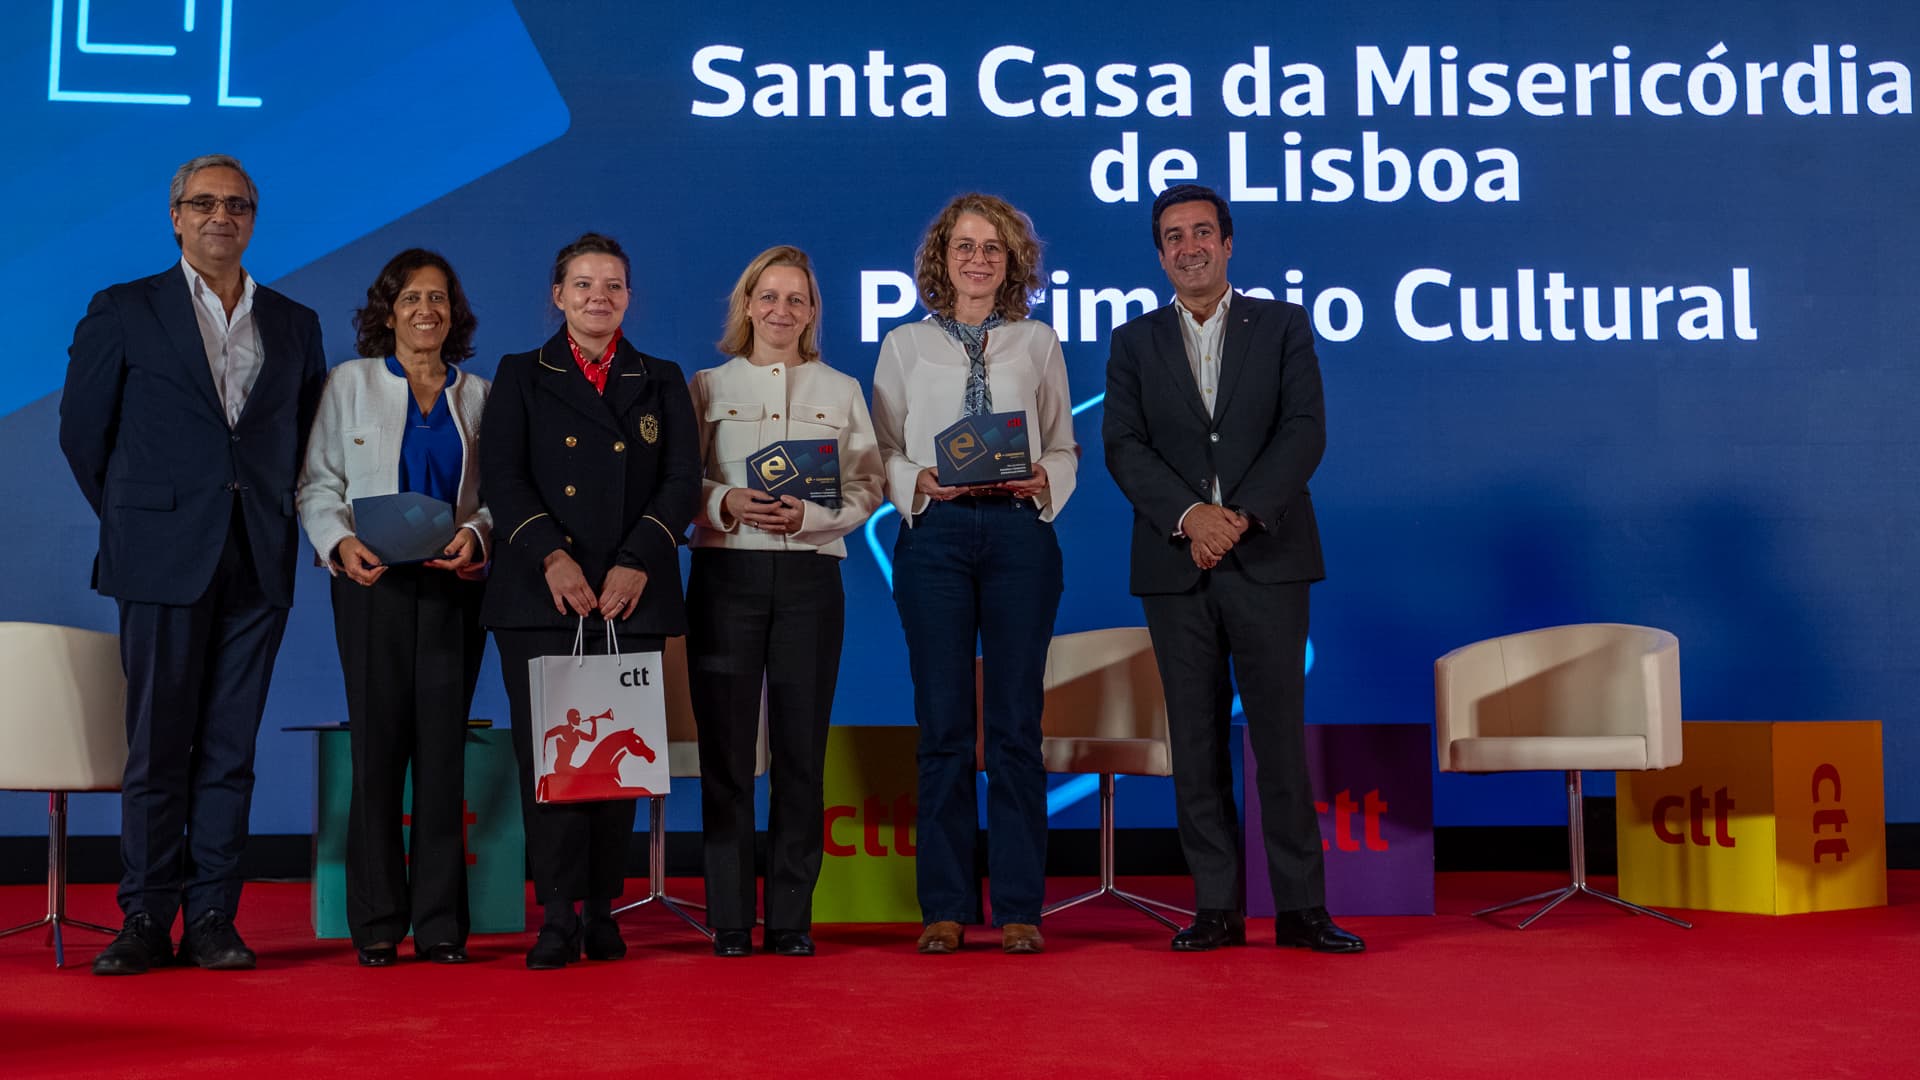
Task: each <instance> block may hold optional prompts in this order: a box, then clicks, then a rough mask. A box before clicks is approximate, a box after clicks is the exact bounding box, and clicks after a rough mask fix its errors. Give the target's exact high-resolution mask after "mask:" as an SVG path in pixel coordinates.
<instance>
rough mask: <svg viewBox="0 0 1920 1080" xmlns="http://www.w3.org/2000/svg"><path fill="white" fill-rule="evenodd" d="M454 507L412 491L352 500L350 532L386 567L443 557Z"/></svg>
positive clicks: (451, 532) (450, 530)
mask: <svg viewBox="0 0 1920 1080" xmlns="http://www.w3.org/2000/svg"><path fill="white" fill-rule="evenodd" d="M453 530H454V521H453V507H451V506H449V505H447V504H446V503H445V502H442V501H441V500H439V499H436V498H433V497H431V496H428V495H422V494H420V493H419V492H415V491H403V492H401V493H400V494H398V495H370V496H368V497H367V498H364V499H355V500H353V532H354V535H355V536H358V537H359V538H360V542H361V543H363V544H365V545H367V549H368V550H369V551H372V552H373V553H374V555H376V556H378V557H379V559H380V561H381V562H382V563H383V564H385V565H387V566H403V565H405V564H407V563H418V562H426V561H427V560H428V559H444V558H446V549H447V542H448V541H450V540H452V539H453Z"/></svg>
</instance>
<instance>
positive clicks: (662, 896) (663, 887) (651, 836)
mask: <svg viewBox="0 0 1920 1080" xmlns="http://www.w3.org/2000/svg"><path fill="white" fill-rule="evenodd" d="M653 903H658V904H659V905H660V906H661V907H662V908H664V909H666V910H667V911H669V912H672V913H673V914H675V915H678V916H680V918H681V919H682V920H684V921H685V922H686V924H687V925H688V926H691V927H693V928H694V929H695V930H698V931H700V933H701V935H702V936H704V937H705V938H707V939H708V940H709V941H711V940H712V939H713V931H711V930H709V929H707V927H706V925H705V924H704V923H702V922H701V921H700V920H699V919H696V918H694V917H693V916H692V915H691V914H689V913H688V912H687V909H688V908H694V909H696V910H699V911H705V910H707V906H706V905H705V904H696V903H694V902H693V901H692V900H682V899H680V898H679V897H677V896H668V895H667V800H666V798H665V797H664V796H660V795H655V796H652V797H651V798H649V799H648V800H647V895H645V896H643V897H641V898H640V899H638V900H635V901H634V902H633V903H631V904H626V905H624V906H622V907H617V908H614V909H613V915H614V918H619V917H620V916H622V915H625V914H626V913H627V912H629V911H634V910H637V909H639V908H643V907H646V906H647V905H648V904H653Z"/></svg>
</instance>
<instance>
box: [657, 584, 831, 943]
mask: <svg viewBox="0 0 1920 1080" xmlns="http://www.w3.org/2000/svg"><path fill="white" fill-rule="evenodd" d="M687 618H688V634H687V668H688V674H687V677H688V681H689V684H690V685H689V689H690V690H691V696H692V698H693V713H694V718H695V720H696V721H697V722H698V724H699V728H700V810H701V820H702V831H703V834H704V839H705V850H706V867H707V923H708V925H710V926H712V927H713V928H715V929H719V930H741V929H745V928H747V927H750V926H752V925H753V920H754V896H753V892H754V889H753V884H754V883H753V878H754V866H753V766H754V756H755V749H756V745H757V744H758V742H759V733H760V695H761V687H762V685H763V684H764V686H765V689H766V700H767V734H768V743H769V746H768V749H769V755H770V759H771V760H770V763H769V768H768V782H769V785H770V788H771V796H770V805H769V809H768V812H767V896H766V905H767V928H768V929H769V930H806V929H809V928H810V927H811V926H812V925H813V887H814V884H815V882H817V881H818V880H819V878H820V859H821V850H822V846H823V843H824V836H823V832H822V819H821V815H822V813H823V812H824V809H825V787H824V783H825V781H824V777H823V774H824V773H825V770H826V760H827V726H828V724H829V723H830V722H831V720H832V718H833V691H834V684H835V682H836V680H837V679H838V677H839V673H840V644H841V637H842V634H843V632H844V630H845V627H846V599H845V595H844V593H843V592H842V591H841V587H840V560H839V559H838V558H836V557H834V556H832V555H821V554H819V553H817V552H811V551H792V552H787V551H734V550H728V549H722V548H701V549H699V550H696V551H695V552H694V553H693V572H692V576H691V578H690V579H689V582H688V591H687Z"/></svg>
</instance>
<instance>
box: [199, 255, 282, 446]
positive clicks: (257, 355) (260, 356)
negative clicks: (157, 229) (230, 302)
mask: <svg viewBox="0 0 1920 1080" xmlns="http://www.w3.org/2000/svg"><path fill="white" fill-rule="evenodd" d="M180 268H181V269H183V270H185V271H186V272H187V292H188V293H189V294H190V295H191V296H192V297H193V318H194V321H195V322H197V323H199V324H200V343H201V344H202V345H204V346H206V349H207V367H208V368H209V369H211V370H212V372H213V388H214V390H215V391H217V392H218V393H219V395H220V404H221V406H222V407H223V408H225V409H226V411H227V426H228V427H232V426H233V425H235V424H237V423H239V422H240V413H241V412H242V411H244V410H245V409H246V407H247V395H248V394H251V393H253V384H254V383H255V382H258V381H259V379H260V365H261V364H263V363H265V362H266V357H265V349H264V347H263V346H262V345H261V344H260V331H259V329H258V328H257V327H255V326H254V324H253V291H254V288H255V285H254V281H253V275H252V274H249V273H247V272H246V271H245V270H242V271H240V278H241V281H242V286H241V290H240V302H239V303H238V304H235V305H234V306H233V314H232V315H231V316H229V315H228V314H227V306H226V305H225V304H223V303H221V302H220V296H219V294H218V293H215V292H214V291H213V287H212V286H210V285H208V284H207V281H206V279H205V278H203V277H201V276H200V271H198V270H195V269H194V268H193V264H192V263H190V262H188V261H187V258H186V256H184V255H182V256H181V257H180Z"/></svg>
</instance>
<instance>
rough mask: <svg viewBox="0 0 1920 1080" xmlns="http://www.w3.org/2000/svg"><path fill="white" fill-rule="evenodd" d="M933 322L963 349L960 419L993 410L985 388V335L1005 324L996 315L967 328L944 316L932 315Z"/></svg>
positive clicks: (991, 392)
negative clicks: (964, 391)
mask: <svg viewBox="0 0 1920 1080" xmlns="http://www.w3.org/2000/svg"><path fill="white" fill-rule="evenodd" d="M933 319H934V321H935V322H937V323H939V324H940V329H942V330H945V331H946V332H947V333H949V334H951V335H953V339H954V340H955V341H958V342H959V343H960V347H961V348H963V349H965V350H967V398H966V404H965V405H964V406H963V407H962V408H961V410H960V415H961V416H985V415H987V414H988V413H990V412H992V411H993V391H992V390H989V389H988V388H987V333H988V332H989V331H991V330H992V329H993V328H994V327H996V326H1003V325H1005V324H1006V321H1007V320H1005V319H1003V318H1001V317H1000V313H999V312H997V311H996V312H994V313H993V314H991V315H989V316H987V318H986V321H985V322H983V323H981V324H980V325H978V326H970V325H968V324H966V323H963V322H961V321H960V320H958V319H955V318H952V317H950V316H946V315H935V316H934V317H933Z"/></svg>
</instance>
